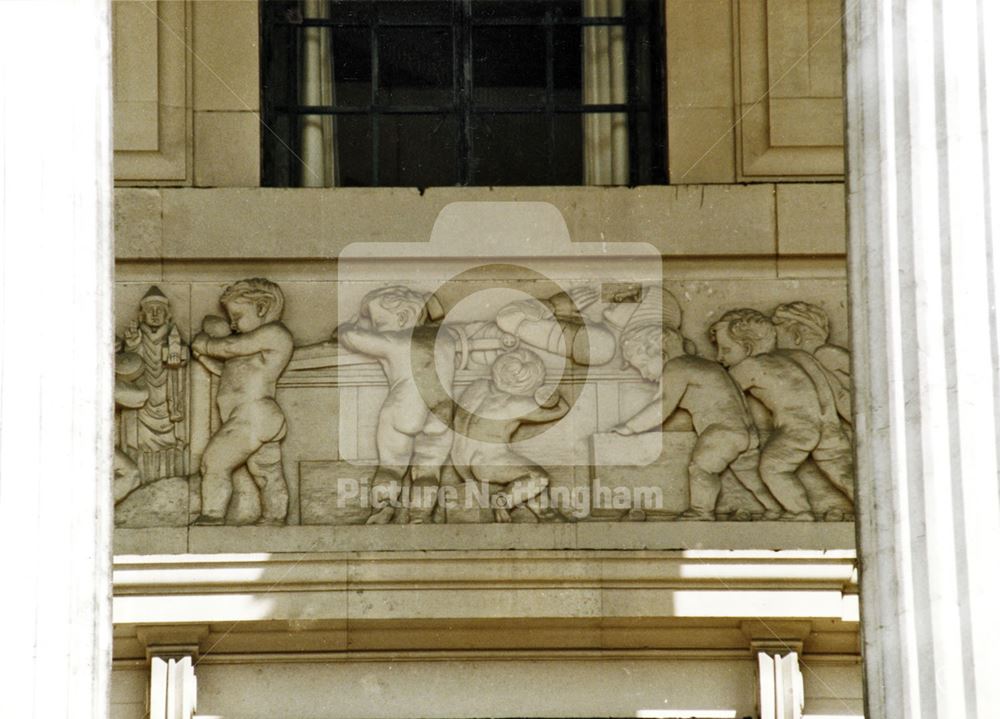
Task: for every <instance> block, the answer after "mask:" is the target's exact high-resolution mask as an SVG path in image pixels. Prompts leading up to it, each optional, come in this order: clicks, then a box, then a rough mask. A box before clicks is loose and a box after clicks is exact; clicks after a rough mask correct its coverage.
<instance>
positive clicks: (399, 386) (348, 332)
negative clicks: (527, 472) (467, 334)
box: [337, 286, 456, 524]
mask: <svg viewBox="0 0 1000 719" xmlns="http://www.w3.org/2000/svg"><path fill="white" fill-rule="evenodd" d="M437 310H439V305H437V304H436V302H435V301H434V299H433V297H432V296H429V295H425V294H421V293H419V292H415V291H413V290H411V289H409V288H407V287H402V286H392V287H384V288H381V289H378V290H374V291H372V292H369V293H368V294H367V295H365V296H364V298H363V299H362V300H361V311H360V313H359V315H358V318H357V319H356V320H355V321H353V322H350V323H347V324H344V325H341V326H340V327H339V328H337V341H338V342H340V343H341V344H342V345H343V346H344V347H346V348H347V349H349V350H351V351H354V352H359V353H361V354H365V355H368V356H370V357H374V358H375V359H376V360H378V363H379V364H380V365H381V366H382V370H383V371H384V372H385V376H386V379H387V380H388V382H389V394H388V396H387V397H386V398H385V401H384V402H383V403H382V407H381V409H380V410H379V416H378V427H377V429H376V434H375V445H376V448H377V450H378V468H377V469H376V470H375V476H374V477H373V478H372V483H371V490H370V493H371V505H372V509H373V510H374V511H373V514H372V516H371V517H369V519H368V523H369V524H387V523H388V522H390V521H392V520H393V518H394V517H395V516H396V507H397V506H398V504H399V501H400V495H401V493H402V490H403V479H404V476H405V475H406V473H407V470H409V472H410V479H411V483H412V492H411V500H410V509H409V515H410V516H409V521H410V522H412V523H415V524H419V523H424V522H429V521H431V518H432V515H433V511H434V507H435V505H436V504H437V494H438V489H439V487H440V484H441V469H442V467H443V465H444V464H445V462H446V461H447V459H448V453H449V451H450V450H451V435H452V433H451V429H450V424H451V420H452V412H453V402H452V399H451V390H452V383H453V380H454V376H455V352H456V345H455V341H454V338H453V337H452V335H451V333H450V332H449V331H448V330H447V329H443V328H442V327H441V326H440V325H437V324H433V323H432V319H436V318H437V316H438V314H439V312H438V311H437ZM432 315H434V317H432Z"/></svg>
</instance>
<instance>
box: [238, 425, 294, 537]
mask: <svg viewBox="0 0 1000 719" xmlns="http://www.w3.org/2000/svg"><path fill="white" fill-rule="evenodd" d="M247 470H248V471H249V472H250V476H251V477H253V481H254V482H255V483H256V484H257V488H258V489H259V490H260V506H261V514H260V519H259V520H257V524H274V525H281V524H284V523H285V519H286V517H287V516H288V483H287V482H286V481H285V473H284V471H283V470H282V467H281V444H280V443H278V442H268V443H267V444H265V445H264V446H262V447H261V448H260V449H259V450H257V451H256V452H255V453H254V454H252V455H251V456H250V457H249V458H248V459H247Z"/></svg>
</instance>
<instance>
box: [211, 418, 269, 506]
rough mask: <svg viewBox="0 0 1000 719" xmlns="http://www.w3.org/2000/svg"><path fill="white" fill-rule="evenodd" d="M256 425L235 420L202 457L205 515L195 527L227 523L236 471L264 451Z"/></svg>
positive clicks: (228, 422)
mask: <svg viewBox="0 0 1000 719" xmlns="http://www.w3.org/2000/svg"><path fill="white" fill-rule="evenodd" d="M260 446H261V445H260V442H259V440H257V438H256V437H255V432H254V428H253V426H252V425H251V424H250V423H248V422H246V421H244V420H242V419H241V418H237V417H234V418H232V419H230V420H229V421H227V422H226V423H225V424H223V425H222V426H221V427H220V428H219V431H218V432H216V433H215V434H214V435H212V438H211V439H210V440H209V441H208V445H207V446H206V447H205V452H204V454H202V457H201V515H200V516H199V517H198V518H197V519H196V520H195V524H223V523H224V522H225V518H226V509H227V507H228V506H229V499H230V497H231V496H232V493H233V471H234V470H235V469H236V468H237V467H239V466H241V465H243V464H245V463H246V461H247V459H248V458H249V457H250V455H252V454H253V453H254V452H256V451H257V450H258V449H259V448H260Z"/></svg>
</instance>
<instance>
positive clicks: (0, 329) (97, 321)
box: [0, 0, 112, 719]
mask: <svg viewBox="0 0 1000 719" xmlns="http://www.w3.org/2000/svg"><path fill="white" fill-rule="evenodd" d="M108 12H109V8H108V2H107V0H48V1H47V2H36V1H35V0H6V1H5V2H0V88H2V90H0V95H2V102H0V168H2V172H0V552H2V556H3V588H4V591H3V601H2V607H3V609H2V621H3V625H4V642H3V652H2V653H0V677H2V680H0V682H2V685H3V690H2V697H0V706H2V707H3V710H2V714H3V715H4V716H10V717H46V718H51V719H64V718H69V717H73V719H77V718H83V719H86V718H88V717H101V718H103V717H106V716H107V712H108V675H109V670H110V648H111V612H110V601H109V599H110V596H109V595H110V581H109V576H108V574H109V566H110V539H111V495H110V489H111V481H110V480H111V456H112V453H111V436H110V431H111V423H112V392H111V376H112V370H111V364H112V346H111V344H112V340H111V321H110V320H111V317H110V314H111V266H112V259H111V257H112V255H111V221H110V218H111V147H110V139H111V131H110V101H111V87H110V74H109V72H110V65H111V62H110V50H109V41H110V31H109V17H108Z"/></svg>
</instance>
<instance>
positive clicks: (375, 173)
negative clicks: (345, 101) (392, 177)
mask: <svg viewBox="0 0 1000 719" xmlns="http://www.w3.org/2000/svg"><path fill="white" fill-rule="evenodd" d="M371 6H372V11H371V15H370V16H369V24H368V32H369V37H370V38H371V66H372V74H371V123H370V125H369V127H370V128H371V133H372V140H371V150H372V186H373V187H378V186H379V185H380V184H381V183H380V181H379V155H380V153H381V150H380V147H379V141H380V137H379V135H380V129H379V120H380V118H379V113H378V110H377V109H376V108H377V106H378V104H379V102H378V8H377V7H375V2H374V0H373V1H372V2H371Z"/></svg>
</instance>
